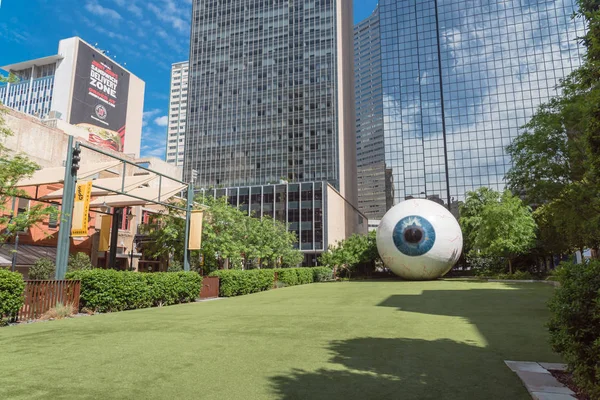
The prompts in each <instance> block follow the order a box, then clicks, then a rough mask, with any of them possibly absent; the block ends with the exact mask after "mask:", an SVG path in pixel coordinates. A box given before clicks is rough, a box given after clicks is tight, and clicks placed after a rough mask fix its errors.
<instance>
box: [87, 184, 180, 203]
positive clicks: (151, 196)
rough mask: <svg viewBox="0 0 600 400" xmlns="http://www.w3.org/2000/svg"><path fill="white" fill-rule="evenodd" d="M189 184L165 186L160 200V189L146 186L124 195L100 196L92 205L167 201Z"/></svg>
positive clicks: (161, 191)
mask: <svg viewBox="0 0 600 400" xmlns="http://www.w3.org/2000/svg"><path fill="white" fill-rule="evenodd" d="M186 187H187V185H177V186H163V188H162V189H161V190H160V200H159V189H158V188H157V187H144V188H139V189H133V190H131V191H129V192H128V193H127V194H125V195H122V194H118V195H114V196H103V197H98V198H96V199H94V200H92V202H91V204H90V207H93V208H98V207H102V206H104V205H106V206H108V207H119V208H120V207H134V206H144V205H146V204H152V201H156V202H158V201H160V202H166V201H168V200H169V199H170V198H171V197H173V196H175V195H176V194H178V193H180V192H181V191H183V190H185V188H186ZM130 196H136V197H141V198H144V199H147V200H149V201H144V200H139V199H136V198H133V197H130Z"/></svg>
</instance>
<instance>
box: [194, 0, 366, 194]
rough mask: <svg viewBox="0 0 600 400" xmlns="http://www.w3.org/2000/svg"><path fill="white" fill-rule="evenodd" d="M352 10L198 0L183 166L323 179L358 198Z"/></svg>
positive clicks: (240, 181) (211, 174)
mask: <svg viewBox="0 0 600 400" xmlns="http://www.w3.org/2000/svg"><path fill="white" fill-rule="evenodd" d="M352 18H353V16H352V2H350V1H346V0H332V1H323V2H320V1H317V2H306V1H304V0H285V1H283V0H276V1H268V2H263V1H260V2H205V1H196V2H194V7H193V16H192V22H193V23H192V33H191V51H190V93H189V107H188V126H187V132H186V146H185V162H184V171H185V173H186V174H188V175H189V174H190V173H191V170H192V169H195V170H197V171H198V180H197V183H198V184H200V185H204V186H239V185H260V184H266V183H270V182H276V181H279V180H280V179H285V180H288V181H290V182H311V181H327V182H329V183H331V184H332V185H333V186H334V187H335V188H336V189H337V190H339V191H340V193H341V194H342V195H343V196H344V197H345V198H346V199H348V200H349V201H351V202H352V203H355V197H356V194H355V193H356V175H355V171H356V163H355V158H356V156H355V154H356V146H355V123H354V121H355V112H354V109H355V104H354V101H355V100H354V83H353V82H354V70H353V39H352Z"/></svg>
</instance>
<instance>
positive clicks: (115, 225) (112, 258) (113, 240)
mask: <svg viewBox="0 0 600 400" xmlns="http://www.w3.org/2000/svg"><path fill="white" fill-rule="evenodd" d="M122 214H123V209H122V208H115V209H114V211H113V217H112V227H111V230H110V252H109V257H108V260H109V261H108V267H109V268H112V269H116V267H117V242H118V241H119V215H122Z"/></svg>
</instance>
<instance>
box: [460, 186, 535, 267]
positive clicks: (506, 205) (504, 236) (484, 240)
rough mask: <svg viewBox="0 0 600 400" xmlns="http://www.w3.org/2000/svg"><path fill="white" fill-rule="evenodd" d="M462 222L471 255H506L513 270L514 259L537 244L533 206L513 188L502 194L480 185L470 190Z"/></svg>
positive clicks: (462, 213)
mask: <svg viewBox="0 0 600 400" xmlns="http://www.w3.org/2000/svg"><path fill="white" fill-rule="evenodd" d="M471 207H472V208H471ZM460 224H461V227H462V229H463V233H464V235H465V237H466V238H467V241H468V243H469V246H470V250H469V255H471V256H473V255H477V256H483V257H503V258H504V259H506V260H507V262H508V269H509V273H511V274H512V260H513V259H514V258H515V257H516V256H518V255H520V254H524V253H526V252H527V251H528V250H530V249H531V248H532V247H533V246H534V244H535V239H536V224H535V220H534V219H533V216H532V213H531V209H530V208H529V207H527V206H525V205H524V204H523V202H522V201H521V199H519V198H518V197H516V196H513V195H512V194H511V193H510V191H505V192H504V193H502V194H501V195H500V194H499V193H497V192H494V191H493V190H490V189H488V188H480V189H479V190H477V191H475V192H469V193H467V199H466V201H465V203H464V204H463V206H462V208H461V217H460Z"/></svg>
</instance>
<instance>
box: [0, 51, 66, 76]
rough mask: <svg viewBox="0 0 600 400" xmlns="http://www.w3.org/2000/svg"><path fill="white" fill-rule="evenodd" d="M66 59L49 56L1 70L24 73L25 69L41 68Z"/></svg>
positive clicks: (59, 56)
mask: <svg viewBox="0 0 600 400" xmlns="http://www.w3.org/2000/svg"><path fill="white" fill-rule="evenodd" d="M63 58H64V57H63V56H61V55H59V54H56V55H53V56H48V57H42V58H36V59H35V60H28V61H22V62H19V63H15V64H10V65H5V66H3V67H0V68H1V69H3V70H4V71H6V72H11V71H22V70H24V69H28V68H31V67H34V66H40V65H48V64H54V63H56V62H57V61H60V60H62V59H63Z"/></svg>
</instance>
